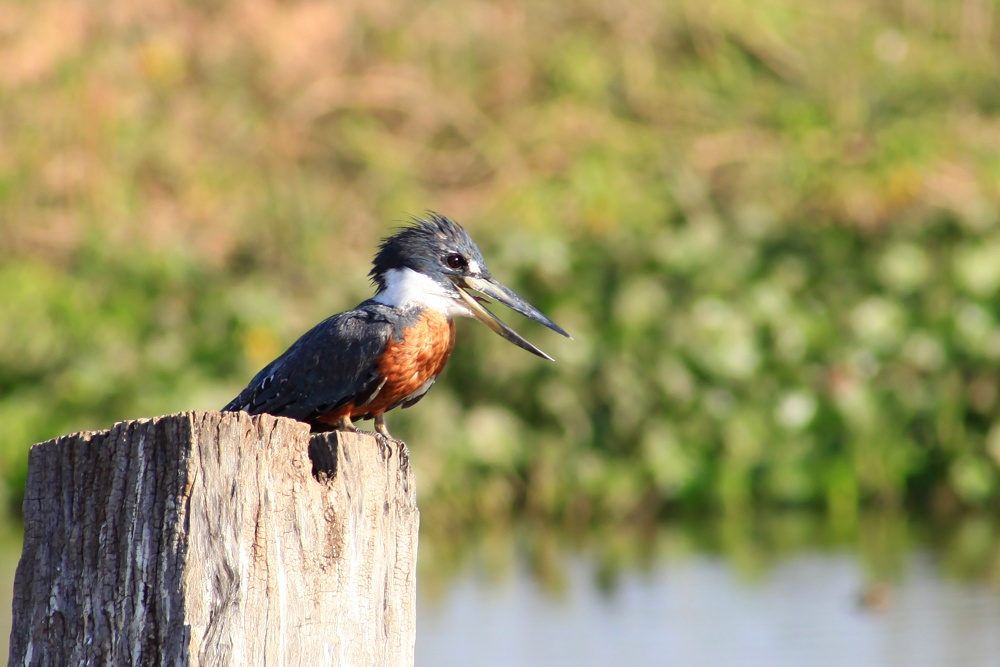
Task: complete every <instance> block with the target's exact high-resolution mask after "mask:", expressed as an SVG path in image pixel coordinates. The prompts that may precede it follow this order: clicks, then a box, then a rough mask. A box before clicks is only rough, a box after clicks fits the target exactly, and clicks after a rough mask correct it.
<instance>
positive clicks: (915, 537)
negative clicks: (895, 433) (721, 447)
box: [420, 510, 1000, 611]
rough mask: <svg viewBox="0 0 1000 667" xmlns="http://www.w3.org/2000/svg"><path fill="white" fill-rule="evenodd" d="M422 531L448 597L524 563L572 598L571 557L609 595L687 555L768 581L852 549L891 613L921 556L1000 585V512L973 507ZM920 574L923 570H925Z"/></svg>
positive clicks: (439, 586) (942, 569) (427, 559)
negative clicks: (841, 523) (836, 518)
mask: <svg viewBox="0 0 1000 667" xmlns="http://www.w3.org/2000/svg"><path fill="white" fill-rule="evenodd" d="M421 531H423V532H425V533H427V534H428V537H429V538H430V539H423V540H421V544H420V549H421V558H420V592H421V595H422V596H426V597H427V598H428V599H429V600H437V599H441V598H443V597H444V596H446V595H447V593H448V592H449V591H450V590H451V589H452V587H453V580H454V579H455V578H457V577H459V576H461V575H462V574H463V573H468V572H470V571H471V572H473V573H475V574H476V575H477V577H478V578H481V579H482V580H485V581H487V582H490V583H491V584H495V585H496V586H497V588H499V589H502V588H503V584H504V582H505V581H508V580H509V579H510V578H512V577H514V576H516V573H517V572H518V570H524V571H528V572H530V574H531V576H532V579H533V580H534V581H535V582H537V584H538V585H539V586H540V587H541V588H542V589H544V590H545V591H546V592H547V593H548V594H549V595H552V596H553V597H556V598H559V597H565V596H572V595H573V594H574V591H572V590H571V588H570V586H571V582H570V576H571V575H570V572H571V570H572V568H570V567H568V564H571V563H573V562H574V561H575V562H576V563H578V564H579V563H581V562H582V563H584V564H585V565H586V567H587V569H588V570H589V572H590V576H591V577H592V579H593V583H594V585H595V586H596V587H597V588H598V589H599V590H601V591H602V592H604V593H606V594H607V595H609V596H613V595H614V594H615V593H616V591H617V590H618V587H619V584H620V582H621V580H622V579H623V578H627V577H628V576H629V575H631V574H634V573H637V572H638V573H650V572H655V571H656V570H658V569H663V568H665V567H666V568H671V567H672V566H676V565H678V564H682V563H684V562H690V561H692V560H701V561H702V562H710V561H712V560H719V561H722V562H725V563H726V565H727V567H728V569H731V570H732V571H733V572H734V573H735V575H736V577H737V578H738V579H739V580H741V581H742V582H744V583H746V582H759V581H762V580H766V579H767V578H768V577H769V576H771V575H772V573H773V571H774V569H775V568H776V567H778V566H780V565H782V564H784V563H787V562H788V561H790V560H793V559H795V558H796V557H802V556H803V555H810V556H817V555H821V554H824V555H825V554H837V555H841V556H846V555H850V556H851V557H852V558H856V559H857V561H858V569H859V570H860V573H861V577H860V581H859V582H858V589H857V590H856V591H854V592H855V593H856V594H857V597H856V600H855V601H856V603H857V605H858V607H859V608H868V609H869V610H871V611H884V610H885V608H887V607H888V606H892V605H893V604H894V601H893V590H894V589H895V588H896V587H897V586H898V585H900V584H902V583H904V582H905V581H906V580H907V579H912V578H913V577H914V576H915V573H914V572H913V571H912V565H913V563H914V561H915V558H914V557H915V556H917V557H920V558H922V557H928V559H929V561H930V562H931V563H932V564H933V568H934V570H936V571H938V572H939V574H938V575H937V576H940V577H941V578H943V579H947V580H950V581H955V582H966V583H969V584H972V585H974V586H976V587H983V588H986V589H990V590H994V591H1000V569H998V568H997V558H996V556H997V552H998V549H1000V524H998V522H997V521H996V517H995V516H994V515H991V514H985V513H978V514H977V513H971V514H969V515H966V516H963V517H960V518H958V519H957V520H954V519H949V520H947V521H939V520H934V519H931V520H926V518H921V519H919V520H913V519H912V518H910V517H908V516H907V515H906V514H904V513H901V512H896V511H891V510H890V511H871V512H865V513H862V514H861V515H860V517H859V521H858V523H857V524H856V526H854V527H853V528H851V529H849V530H841V529H839V528H837V527H835V526H834V525H833V524H832V523H831V522H829V521H823V520H817V516H816V515H815V514H814V513H812V512H802V511H796V510H792V511H787V510H778V511H768V512H764V513H754V514H752V515H749V516H742V517H734V516H732V515H729V516H726V515H723V516H720V517H718V518H715V519H710V520H707V521H706V520H692V519H691V518H690V517H684V518H679V519H678V520H672V521H664V522H660V523H658V524H655V525H634V524H633V525H624V526H620V525H606V524H605V525H601V526H599V527H597V528H596V529H595V528H590V529H588V530H585V531H579V532H573V531H568V532H567V531H559V530H553V529H552V526H551V525H549V524H546V523H543V522H530V521H526V522H515V523H513V524H506V525H497V524H493V523H480V524H477V525H476V526H475V527H474V528H472V529H470V530H465V531H459V532H456V531H448V530H441V529H440V527H439V526H437V525H435V524H425V525H424V526H422V527H421ZM916 576H919V575H916Z"/></svg>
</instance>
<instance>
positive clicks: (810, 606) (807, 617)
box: [416, 553, 1000, 667]
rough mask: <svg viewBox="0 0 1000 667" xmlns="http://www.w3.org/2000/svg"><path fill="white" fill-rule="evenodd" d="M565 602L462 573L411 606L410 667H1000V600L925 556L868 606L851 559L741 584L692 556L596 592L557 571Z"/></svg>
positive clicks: (575, 572) (587, 582)
mask: <svg viewBox="0 0 1000 667" xmlns="http://www.w3.org/2000/svg"><path fill="white" fill-rule="evenodd" d="M566 568H567V574H568V578H569V585H568V591H567V592H566V594H565V595H562V596H553V595H551V594H549V593H547V592H545V591H544V590H541V589H540V588H539V587H538V586H537V585H536V584H535V582H534V580H533V578H532V576H531V574H530V572H528V571H527V570H526V569H518V570H516V571H515V572H512V573H511V576H510V577H509V578H507V579H505V580H504V581H503V582H502V583H500V584H499V585H498V584H497V583H496V582H489V581H486V580H484V579H483V578H482V577H480V576H477V575H476V573H475V572H472V571H467V572H463V573H461V574H459V575H458V576H457V577H456V578H455V579H454V581H453V584H452V586H451V588H450V590H449V591H448V592H447V594H446V595H445V596H444V598H443V599H438V600H433V601H431V600H426V599H422V600H421V603H420V604H419V605H418V616H417V619H418V625H417V628H418V633H417V660H416V664H417V666H418V667H428V666H431V665H433V666H435V667H447V666H449V665H455V666H458V665H477V666H478V667H494V666H495V667H508V666H513V665H517V666H519V667H531V666H533V665H538V666H542V665H545V666H546V667H557V666H560V665H566V666H567V667H568V666H573V667H584V666H587V665H594V666H595V667H596V666H602V667H603V666H606V665H685V666H697V665H705V666H706V667H709V666H711V667H725V666H727V665H732V666H734V667H736V666H739V667H746V666H750V665H760V666H762V667H765V666H766V667H773V666H775V665H789V666H793V665H794V666H800V665H814V666H824V665H830V666H831V667H833V666H840V665H850V666H852V667H864V666H866V665H870V666H876V665H877V666H882V665H900V666H903V665H905V666H907V667H917V666H919V665H928V666H931V665H934V666H940V665H949V666H959V665H964V666H967V667H974V666H978V665H982V666H984V667H985V666H987V665H1000V595H997V594H996V593H995V592H994V591H991V590H987V589H984V588H983V587H981V586H974V585H968V584H961V583H955V582H950V581H947V580H945V579H942V578H941V576H940V571H939V568H938V567H937V566H936V564H935V563H934V562H933V559H932V558H930V557H929V556H928V555H926V554H914V555H912V557H911V558H910V559H909V562H908V564H907V573H906V577H905V578H904V579H903V580H902V581H901V582H899V583H898V584H897V585H896V586H894V587H892V589H891V591H889V592H888V593H885V595H887V596H888V599H887V600H886V601H885V602H883V603H881V604H884V605H886V608H885V609H884V610H881V611H878V610H872V609H866V608H864V607H863V606H861V605H860V604H859V600H858V594H859V591H860V590H861V587H862V583H861V582H862V579H863V576H862V574H861V572H860V571H859V567H858V563H857V559H856V557H854V556H852V555H850V554H839V555H825V554H815V553H804V554H799V555H796V556H793V557H790V558H788V559H786V560H784V561H782V562H781V563H779V564H777V565H776V566H775V567H774V568H773V569H772V570H771V571H770V572H769V573H768V575H767V576H766V577H764V578H763V579H761V580H758V581H754V582H748V581H745V580H742V579H741V578H740V577H739V576H736V575H735V574H734V572H733V570H732V568H731V567H730V566H729V565H727V564H726V562H725V561H722V560H719V559H716V558H711V557H704V556H701V557H694V558H691V559H689V560H686V561H684V562H680V563H663V564H662V565H658V566H657V567H655V568H654V569H653V571H651V572H646V573H639V572H629V573H627V574H625V575H623V576H622V578H621V580H620V581H619V582H618V585H617V586H616V589H615V590H614V591H613V592H612V593H610V594H605V593H602V592H601V591H600V590H599V587H598V586H597V585H595V583H594V575H593V564H592V563H590V562H588V561H587V560H586V559H584V558H580V559H573V560H571V561H570V562H567V563H566Z"/></svg>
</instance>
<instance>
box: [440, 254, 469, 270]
mask: <svg viewBox="0 0 1000 667" xmlns="http://www.w3.org/2000/svg"><path fill="white" fill-rule="evenodd" d="M444 263H445V264H447V265H448V268H449V269H455V270H459V269H465V268H468V266H469V263H468V262H467V261H465V258H464V257H462V256H461V255H459V254H458V253H457V252H453V253H451V254H450V255H445V256H444Z"/></svg>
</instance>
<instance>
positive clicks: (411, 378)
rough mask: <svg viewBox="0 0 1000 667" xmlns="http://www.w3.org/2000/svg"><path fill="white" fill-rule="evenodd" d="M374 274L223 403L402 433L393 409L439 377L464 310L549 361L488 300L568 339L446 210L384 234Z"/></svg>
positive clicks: (323, 423) (317, 423)
mask: <svg viewBox="0 0 1000 667" xmlns="http://www.w3.org/2000/svg"><path fill="white" fill-rule="evenodd" d="M369 277H370V278H371V280H372V283H373V284H374V286H375V296H373V297H372V298H370V299H368V300H366V301H363V302H362V303H360V304H359V305H358V306H357V307H356V308H354V309H353V310H348V311H346V312H343V313H340V314H338V315H333V316H331V317H328V318H327V319H325V320H323V321H322V322H320V323H319V324H317V325H316V326H315V327H313V328H312V329H310V330H309V331H308V332H306V333H305V334H304V335H303V336H302V337H301V338H299V339H298V340H297V341H296V342H295V343H294V344H292V346H291V347H290V348H288V350H287V351H285V353H284V354H282V355H281V356H280V357H278V358H277V359H275V360H274V361H272V362H271V363H269V364H268V365H267V366H265V367H264V368H263V369H262V370H261V371H260V372H259V373H257V375H255V376H254V378H253V379H252V380H251V381H250V384H248V385H247V386H246V388H245V389H244V390H243V391H241V392H240V394H239V396H237V397H236V398H234V399H233V400H232V401H231V402H230V403H229V404H228V405H227V406H226V407H224V408H223V411H224V412H236V411H243V412H249V413H250V414H271V415H276V416H279V417H291V418H293V419H297V420H299V421H302V422H306V423H308V424H309V425H310V426H311V428H312V430H313V431H331V430H346V431H354V430H356V428H355V426H354V420H358V419H374V420H375V431H376V432H377V433H378V434H379V435H381V436H384V437H385V438H387V439H391V440H396V439H395V438H393V437H392V436H391V435H390V434H389V429H388V428H387V427H386V423H385V413H386V412H389V411H390V410H392V409H394V408H397V407H403V408H408V407H410V406H412V405H413V404H415V403H416V402H417V401H419V400H420V399H421V398H423V396H424V394H426V393H427V391H428V390H429V389H430V388H431V386H432V385H433V384H434V381H435V380H436V379H437V377H438V375H440V374H441V371H442V370H444V366H445V363H446V362H447V361H448V357H449V356H450V355H451V352H452V350H453V349H454V347H455V318H456V317H472V318H475V319H478V320H479V321H480V322H483V323H484V324H485V325H486V326H488V327H489V328H490V329H492V330H493V331H494V332H496V333H497V334H499V335H500V336H501V337H503V338H504V339H506V340H508V341H510V342H511V343H513V344H515V345H517V346H518V347H521V348H523V349H525V350H527V351H528V352H531V353H533V354H536V355H538V356H540V357H542V358H543V359H548V360H552V357H550V356H549V355H547V354H545V353H544V352H542V351H541V350H540V349H538V348H537V347H535V346H534V345H532V344H531V343H529V342H528V341H527V340H525V339H524V338H522V337H521V336H520V335H519V334H518V333H516V332H515V331H514V330H513V329H511V328H510V327H509V326H507V325H506V324H505V323H504V322H503V321H501V320H500V319H499V318H498V317H497V316H496V315H494V314H493V313H491V312H490V311H489V310H487V309H486V308H485V307H484V304H488V303H489V301H488V300H487V299H493V300H495V301H497V302H499V303H502V304H503V305H505V306H507V307H508V308H510V309H512V310H514V311H516V312H518V313H520V314H521V315H524V316H525V317H528V318H529V319H532V320H534V321H535V322H538V323H540V324H543V325H545V326H546V327H548V328H549V329H552V330H553V331H555V332H557V333H559V334H562V335H563V336H566V337H567V338H569V337H570V336H569V334H568V333H566V332H565V331H564V330H563V329H562V327H560V326H559V325H558V324H556V323H555V322H553V321H552V320H550V319H549V318H548V317H546V316H545V315H543V314H542V313H541V312H540V311H539V310H538V309H537V308H535V307H534V306H532V305H531V304H529V303H528V302H527V301H525V300H524V299H522V298H521V297H519V296H518V295H517V294H515V293H514V292H513V291H511V290H510V289H509V288H507V287H505V286H504V285H503V284H501V283H500V282H499V281H497V280H496V278H494V277H493V276H492V275H490V272H489V269H487V267H486V261H485V260H484V259H483V255H482V253H481V252H480V251H479V247H478V246H476V244H475V242H474V241H473V240H472V238H471V237H470V236H469V234H468V233H467V232H466V231H465V229H463V228H462V227H461V225H459V224H458V223H457V222H455V221H454V220H451V219H449V218H447V217H445V216H443V215H440V214H438V213H434V212H429V213H428V214H427V216H426V217H424V218H419V217H418V218H413V220H412V221H411V224H410V225H409V226H407V227H404V228H402V229H401V230H399V231H398V232H397V233H396V234H394V235H392V236H389V237H388V238H385V239H383V240H382V242H381V244H380V245H379V249H378V253H377V254H376V255H375V259H374V261H373V262H372V269H371V272H370V273H369ZM470 291H474V292H478V293H479V294H481V295H483V296H478V295H473V294H471V293H470ZM484 297H486V298H484Z"/></svg>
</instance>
